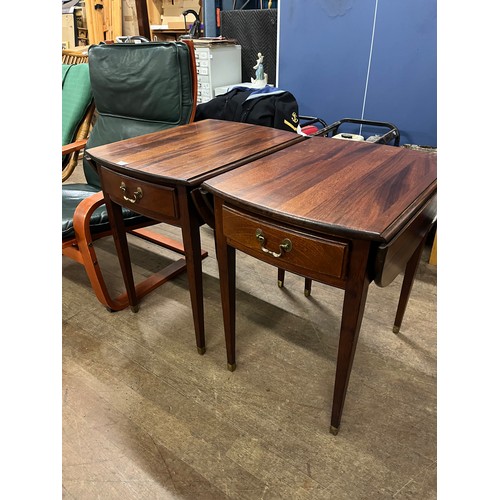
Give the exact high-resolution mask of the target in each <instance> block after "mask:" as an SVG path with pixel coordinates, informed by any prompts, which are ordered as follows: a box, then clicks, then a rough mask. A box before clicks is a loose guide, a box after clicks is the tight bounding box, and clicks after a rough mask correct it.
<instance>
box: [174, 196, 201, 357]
mask: <svg viewBox="0 0 500 500" xmlns="http://www.w3.org/2000/svg"><path fill="white" fill-rule="evenodd" d="M179 198H180V199H179V204H180V208H181V221H182V226H181V229H182V240H183V243H184V251H185V258H186V269H187V275H188V283H189V295H190V297H191V308H192V310H193V322H194V331H195V336H196V347H197V349H198V353H199V354H205V351H206V347H205V321H204V311H203V274H202V265H201V262H202V259H201V238H200V224H201V222H200V220H199V218H198V215H197V213H196V209H195V207H194V206H191V202H190V199H189V198H188V195H187V193H184V195H183V196H179Z"/></svg>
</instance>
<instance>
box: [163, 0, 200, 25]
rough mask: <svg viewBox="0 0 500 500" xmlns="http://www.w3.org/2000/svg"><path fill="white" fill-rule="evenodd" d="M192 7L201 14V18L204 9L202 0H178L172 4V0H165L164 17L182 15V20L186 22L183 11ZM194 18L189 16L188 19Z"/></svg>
mask: <svg viewBox="0 0 500 500" xmlns="http://www.w3.org/2000/svg"><path fill="white" fill-rule="evenodd" d="M188 9H192V10H194V11H195V12H198V14H199V15H200V18H201V16H202V9H201V1H200V0H177V1H176V2H175V3H174V5H172V2H171V0H163V12H162V15H163V17H179V16H180V17H181V18H182V21H183V22H184V17H183V15H182V13H183V12H184V11H185V10H188ZM190 18H192V16H188V18H187V19H188V21H189V19H190ZM162 24H165V22H162ZM183 27H184V25H183Z"/></svg>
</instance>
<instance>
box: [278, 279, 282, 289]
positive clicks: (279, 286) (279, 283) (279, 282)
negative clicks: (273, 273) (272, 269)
mask: <svg viewBox="0 0 500 500" xmlns="http://www.w3.org/2000/svg"><path fill="white" fill-rule="evenodd" d="M278 288H283V281H281V280H278Z"/></svg>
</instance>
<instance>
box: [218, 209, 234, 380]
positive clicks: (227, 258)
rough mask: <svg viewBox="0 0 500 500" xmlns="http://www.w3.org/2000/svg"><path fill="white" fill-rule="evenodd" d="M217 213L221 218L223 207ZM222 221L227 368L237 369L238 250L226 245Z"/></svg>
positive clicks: (220, 259)
mask: <svg viewBox="0 0 500 500" xmlns="http://www.w3.org/2000/svg"><path fill="white" fill-rule="evenodd" d="M218 208H219V209H218V210H217V211H216V215H218V216H219V214H220V212H221V210H222V209H221V207H220V206H219V207H218ZM221 228H222V221H221V220H220V218H219V219H218V221H217V223H216V238H215V242H216V245H217V260H218V265H219V280H220V294H221V303H222V315H223V320H224V335H225V338H226V355H227V368H228V370H229V371H234V370H235V369H236V342H235V337H236V269H235V268H236V250H235V249H234V248H233V247H231V246H229V245H228V244H227V243H226V238H225V237H224V234H223V233H222V229H221Z"/></svg>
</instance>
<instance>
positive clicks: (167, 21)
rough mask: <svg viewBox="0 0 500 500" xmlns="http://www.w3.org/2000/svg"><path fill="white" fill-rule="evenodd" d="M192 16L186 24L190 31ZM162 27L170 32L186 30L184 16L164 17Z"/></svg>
mask: <svg viewBox="0 0 500 500" xmlns="http://www.w3.org/2000/svg"><path fill="white" fill-rule="evenodd" d="M191 18H192V16H187V17H186V24H187V27H188V29H189V25H190V24H191V23H190V19H191ZM161 21H162V23H161V24H162V25H163V26H166V27H167V29H169V30H183V29H184V16H182V15H181V16H162V20H161Z"/></svg>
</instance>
